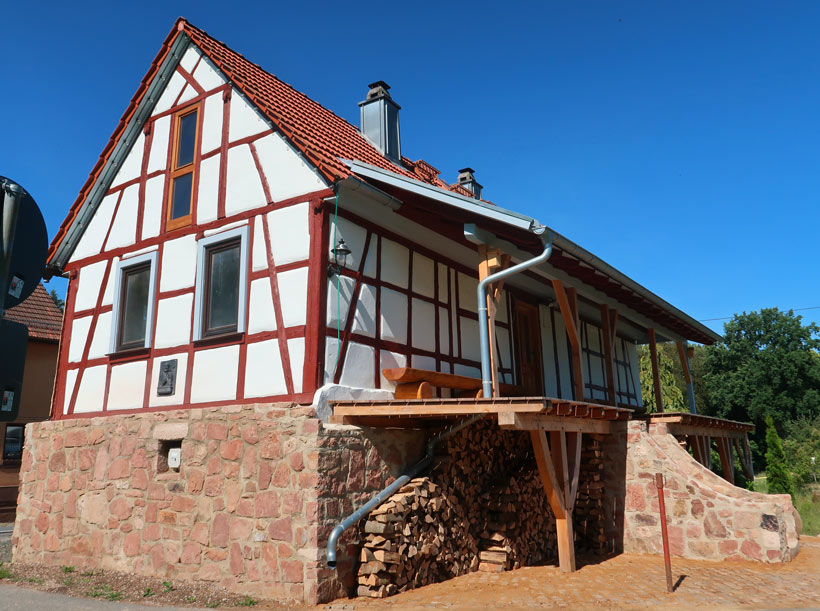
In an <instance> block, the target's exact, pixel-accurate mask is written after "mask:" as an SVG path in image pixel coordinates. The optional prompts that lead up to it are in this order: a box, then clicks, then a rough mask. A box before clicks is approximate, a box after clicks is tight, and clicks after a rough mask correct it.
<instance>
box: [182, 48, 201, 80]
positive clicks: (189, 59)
mask: <svg viewBox="0 0 820 611" xmlns="http://www.w3.org/2000/svg"><path fill="white" fill-rule="evenodd" d="M198 60H199V50H198V49H197V48H196V47H195V46H194V45H191V46H189V47H188V48H187V49H186V50H185V53H184V54H183V55H182V59H180V60H179V65H180V66H182V68H183V69H184V70H185V72H187V73H188V74H190V73H191V71H192V70H193V69H194V66H196V62H197V61H198Z"/></svg>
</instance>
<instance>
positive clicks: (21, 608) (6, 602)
mask: <svg viewBox="0 0 820 611" xmlns="http://www.w3.org/2000/svg"><path fill="white" fill-rule="evenodd" d="M183 608H184V609H185V610H186V611H205V609H199V610H197V609H194V608H192V607H154V606H150V607H149V606H143V605H135V604H133V603H123V602H109V601H107V600H92V599H90V598H73V597H71V596H65V595H63V594H52V593H50V592H40V591H38V590H32V589H30V588H23V587H19V586H7V585H0V609H2V611H34V610H35V609H36V610H40V609H43V610H48V609H53V610H57V609H59V611H175V610H177V609H183Z"/></svg>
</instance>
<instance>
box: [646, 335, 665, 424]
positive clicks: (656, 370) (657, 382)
mask: <svg viewBox="0 0 820 611" xmlns="http://www.w3.org/2000/svg"><path fill="white" fill-rule="evenodd" d="M649 355H650V357H651V359H652V384H653V387H654V389H655V410H656V411H657V412H658V413H661V412H663V396H662V395H661V374H660V367H659V366H658V344H657V341H656V338H655V329H649Z"/></svg>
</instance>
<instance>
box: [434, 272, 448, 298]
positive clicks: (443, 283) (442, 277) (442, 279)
mask: <svg viewBox="0 0 820 611" xmlns="http://www.w3.org/2000/svg"><path fill="white" fill-rule="evenodd" d="M436 265H438V298H439V301H441V302H442V303H450V292H449V291H448V290H447V270H448V269H449V268H448V267H447V266H446V265H444V264H443V263H436Z"/></svg>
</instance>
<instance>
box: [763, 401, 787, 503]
mask: <svg viewBox="0 0 820 611" xmlns="http://www.w3.org/2000/svg"><path fill="white" fill-rule="evenodd" d="M766 484H767V485H768V489H769V494H790V495H792V497H794V484H793V483H792V476H791V474H790V473H789V469H788V466H787V464H786V453H785V452H784V451H783V442H782V441H781V440H780V435H778V434H777V429H776V428H775V426H774V421H773V420H772V417H771V416H766Z"/></svg>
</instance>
